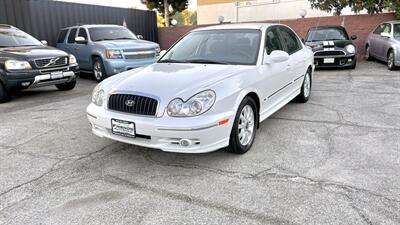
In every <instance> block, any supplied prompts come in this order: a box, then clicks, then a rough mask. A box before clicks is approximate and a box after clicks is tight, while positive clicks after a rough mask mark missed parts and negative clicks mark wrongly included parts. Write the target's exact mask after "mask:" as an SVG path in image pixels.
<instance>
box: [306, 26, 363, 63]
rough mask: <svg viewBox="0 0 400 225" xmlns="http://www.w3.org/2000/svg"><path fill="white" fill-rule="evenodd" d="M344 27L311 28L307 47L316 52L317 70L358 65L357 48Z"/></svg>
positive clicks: (307, 38)
mask: <svg viewBox="0 0 400 225" xmlns="http://www.w3.org/2000/svg"><path fill="white" fill-rule="evenodd" d="M356 39H357V36H356V35H353V36H351V37H349V35H348V33H347V31H346V29H345V28H344V27H342V26H318V27H313V28H311V29H310V30H309V31H308V33H307V37H306V40H305V41H306V45H308V46H310V47H311V48H312V50H313V52H314V60H315V67H316V68H351V69H355V68H356V65H357V48H356V46H355V45H354V44H353V42H352V40H356Z"/></svg>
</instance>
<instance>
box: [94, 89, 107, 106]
mask: <svg viewBox="0 0 400 225" xmlns="http://www.w3.org/2000/svg"><path fill="white" fill-rule="evenodd" d="M104 97H105V92H104V90H103V89H101V86H100V85H97V86H96V87H95V88H94V90H93V93H92V102H93V103H94V104H95V105H97V106H103V102H104Z"/></svg>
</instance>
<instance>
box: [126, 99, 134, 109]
mask: <svg viewBox="0 0 400 225" xmlns="http://www.w3.org/2000/svg"><path fill="white" fill-rule="evenodd" d="M135 103H136V102H135V101H134V100H132V99H128V100H126V101H125V105H126V106H128V107H132V106H134V105H135Z"/></svg>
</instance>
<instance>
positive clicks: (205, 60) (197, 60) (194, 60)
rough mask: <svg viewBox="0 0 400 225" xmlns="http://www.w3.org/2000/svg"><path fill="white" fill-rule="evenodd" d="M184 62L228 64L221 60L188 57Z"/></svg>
mask: <svg viewBox="0 0 400 225" xmlns="http://www.w3.org/2000/svg"><path fill="white" fill-rule="evenodd" d="M185 62H187V63H205V64H224V65H230V64H229V63H227V62H222V61H215V60H209V59H189V60H186V61H185Z"/></svg>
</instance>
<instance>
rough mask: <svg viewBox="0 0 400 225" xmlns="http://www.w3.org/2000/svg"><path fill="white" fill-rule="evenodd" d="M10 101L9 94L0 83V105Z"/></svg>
mask: <svg viewBox="0 0 400 225" xmlns="http://www.w3.org/2000/svg"><path fill="white" fill-rule="evenodd" d="M10 100H11V96H10V93H9V92H8V91H7V90H6V88H5V87H4V85H3V84H2V83H1V82H0V103H4V102H8V101H10Z"/></svg>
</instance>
